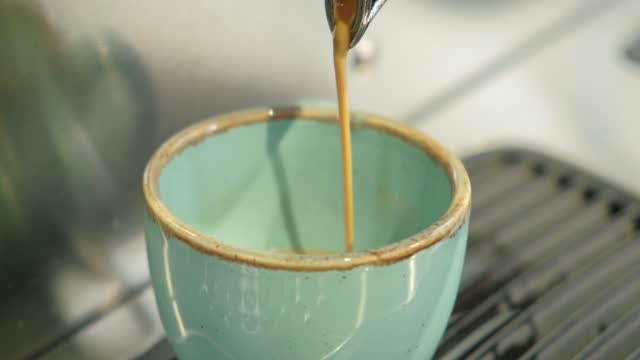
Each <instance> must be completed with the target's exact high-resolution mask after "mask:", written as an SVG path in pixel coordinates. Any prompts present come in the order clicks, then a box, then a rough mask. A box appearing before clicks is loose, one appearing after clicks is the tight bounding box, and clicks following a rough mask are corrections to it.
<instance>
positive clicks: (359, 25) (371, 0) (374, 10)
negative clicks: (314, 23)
mask: <svg viewBox="0 0 640 360" xmlns="http://www.w3.org/2000/svg"><path fill="white" fill-rule="evenodd" d="M386 2H387V0H358V11H357V13H356V16H355V19H354V20H353V27H352V29H351V38H352V39H351V47H354V46H356V45H357V44H358V42H360V39H362V37H363V36H364V33H365V32H366V31H367V28H368V27H369V24H371V21H372V20H373V19H374V18H375V17H376V15H378V11H380V9H382V6H383V5H384V4H385V3H386ZM324 7H325V13H326V14H327V22H328V23H329V29H330V30H331V31H332V32H333V29H334V28H335V18H334V9H335V0H325V2H324Z"/></svg>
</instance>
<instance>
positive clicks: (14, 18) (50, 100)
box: [0, 0, 640, 359]
mask: <svg viewBox="0 0 640 360" xmlns="http://www.w3.org/2000/svg"><path fill="white" fill-rule="evenodd" d="M638 5H639V4H638V2H637V1H633V0H626V1H625V0H564V1H561V2H559V1H482V2H475V1H473V2H472V1H456V0H431V1H424V0H395V1H392V2H390V3H389V4H387V5H385V10H384V11H382V12H380V13H379V14H378V16H377V17H376V20H375V22H374V23H373V24H372V25H371V26H370V28H369V29H368V30H367V35H366V37H365V38H364V39H363V41H361V42H360V43H359V45H358V46H362V45H363V44H364V45H366V44H369V45H371V44H374V46H375V49H376V50H375V54H376V55H375V61H371V62H369V63H368V66H367V69H366V71H359V72H355V73H354V75H353V78H352V79H350V87H351V93H352V99H353V102H354V107H355V108H360V109H365V110H367V111H372V112H377V113H382V114H386V115H389V116H394V117H399V118H406V119H408V120H411V121H415V122H417V123H418V125H419V126H421V127H422V128H423V129H425V130H427V131H429V132H431V133H432V134H434V135H436V136H437V137H439V138H441V139H443V140H444V141H445V142H446V143H448V144H449V145H450V146H452V147H453V148H455V149H456V150H458V151H460V152H463V151H465V149H469V147H470V146H472V147H473V146H484V145H486V144H487V143H491V142H494V141H496V140H503V139H507V140H515V141H527V142H533V143H535V144H538V145H540V146H542V147H546V148H550V149H554V150H556V151H559V152H561V153H563V154H565V155H567V156H569V157H572V158H575V159H577V161H578V162H579V163H581V164H583V165H585V166H587V167H589V168H590V169H593V170H595V171H596V172H599V173H603V174H606V175H607V176H609V177H610V178H612V179H614V180H615V181H616V182H618V183H622V184H624V185H626V186H627V187H629V188H631V189H634V190H640V189H638V185H637V184H638V182H637V180H638V179H640V169H639V168H638V167H636V166H629V167H626V169H625V171H620V169H621V166H620V164H621V163H626V164H633V163H637V160H638V159H637V157H638V156H639V155H638V154H637V152H634V151H632V149H634V144H635V138H634V133H637V132H638V131H634V130H637V129H635V128H636V127H638V126H640V125H638V124H637V121H634V119H637V118H638V107H637V106H635V102H634V99H635V97H636V96H635V95H634V94H637V93H639V92H640V88H639V85H638V81H639V71H638V70H639V67H638V64H636V63H634V62H633V61H632V58H633V56H629V55H628V54H630V53H631V52H630V50H627V49H629V48H630V46H631V44H632V43H633V41H634V39H636V38H637V36H638V33H640V29H639V28H638V24H637V18H636V17H634V14H637V13H639V9H638ZM322 6H323V4H322V3H321V2H311V3H309V4H307V3H305V4H304V5H301V3H300V1H297V0H272V1H269V2H263V1H254V2H252V4H251V9H252V11H247V9H246V7H247V4H246V3H245V2H239V1H235V0H215V1H210V0H193V1H189V3H188V5H187V4H185V3H182V2H174V1H169V0H159V1H144V0H143V1H135V2H131V1H122V0H118V1H109V2H86V1H79V0H57V1H36V0H33V1H32V0H25V1H17V0H6V1H0V39H1V41H0V44H1V45H0V46H1V47H2V49H1V50H0V214H1V215H2V216H0V280H1V281H2V286H0V306H1V308H0V309H1V310H0V334H2V336H3V339H4V340H5V341H3V346H2V349H0V355H2V357H3V358H9V359H11V358H20V357H24V356H27V355H30V354H31V355H34V354H45V353H47V352H48V351H50V350H54V349H57V348H58V347H59V346H65V344H66V342H67V341H71V339H74V338H75V336H78V335H79V334H80V333H81V331H82V330H83V329H85V328H87V327H88V326H90V325H91V324H92V321H93V320H94V319H96V318H97V317H99V316H100V315H101V314H104V313H105V312H109V311H112V309H114V308H116V307H117V305H118V304H119V303H121V302H122V301H124V300H126V299H128V297H129V296H130V295H131V292H132V291H136V289H139V288H140V287H141V286H143V285H144V284H145V283H146V282H147V281H148V274H147V269H146V256H145V248H144V243H143V241H142V232H141V229H140V214H141V204H140V201H139V195H138V191H139V189H138V186H139V185H138V184H139V177H140V173H141V170H142V167H143V165H144V162H145V160H146V158H147V157H148V156H149V154H150V152H151V151H152V149H153V148H154V147H155V146H157V145H158V143H159V142H160V141H161V140H162V139H163V138H165V137H166V136H168V135H169V134H170V133H172V132H174V131H175V130H177V129H179V128H182V127H184V126H185V125H186V124H189V123H192V122H194V121H197V120H199V119H202V118H204V117H206V116H208V115H211V114H214V113H220V112H223V111H229V110H234V109H239V108H246V107H251V106H262V105H268V104H283V103H291V102H294V101H297V100H300V99H301V98H329V99H333V98H334V97H335V95H334V84H333V83H332V78H333V74H332V65H331V56H330V54H331V41H330V35H329V33H328V32H327V31H326V19H325V17H324V9H323V7H322ZM278 16H281V18H280V19H281V20H282V21H281V22H279V23H274V21H273V19H277V18H278ZM390 29H392V30H390ZM247 39H251V41H247ZM365 40H366V41H365ZM580 54H582V55H580ZM625 54H627V56H625ZM577 59H579V60H580V61H577ZM460 89H463V90H464V91H460ZM610 94H615V96H609V95H610ZM605 119H606V120H605ZM614 136H617V137H618V138H616V139H615V140H614ZM593 144H600V146H598V147H594V146H593ZM132 334H133V333H132ZM138 335H140V338H139V341H138V342H140V343H143V342H145V341H148V338H146V337H145V336H144V334H141V333H139V334H138ZM136 336H137V335H136ZM133 338H134V337H133V335H132V339H133ZM90 343H91V342H88V344H90ZM92 346H94V347H95V351H96V352H97V351H99V350H100V346H98V345H96V344H94V345H92ZM73 348H74V347H69V348H68V349H73ZM122 351H123V352H122V354H124V353H125V351H126V348H125V346H124V345H123V348H122ZM131 351H132V353H134V352H135V351H134V350H133V348H132V350H131ZM66 354H68V356H69V357H78V358H91V356H89V355H87V354H92V352H91V348H90V346H89V347H84V348H83V350H82V351H80V352H77V353H75V355H72V353H66ZM123 356H124V355H123Z"/></svg>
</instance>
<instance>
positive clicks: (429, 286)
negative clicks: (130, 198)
mask: <svg viewBox="0 0 640 360" xmlns="http://www.w3.org/2000/svg"><path fill="white" fill-rule="evenodd" d="M339 134H340V133H339V128H338V126H337V120H336V110H335V109H334V108H312V107H292V108H278V109H258V110H250V111H244V112H236V113H231V114H226V115H222V116H218V117H214V118H211V119H207V120H205V121H203V122H200V123H198V124H195V125H193V126H191V127H189V128H187V129H185V130H183V131H181V132H180V133H178V134H177V135H175V136H173V137H172V138H171V139H169V140H168V141H167V142H165V143H164V144H163V145H162V146H161V147H160V148H159V149H158V150H157V152H156V153H155V154H154V155H153V157H152V158H151V160H150V161H149V164H148V165H147V168H146V171H145V174H144V180H143V190H144V197H145V201H146V205H147V213H146V217H145V232H146V242H147V251H148V260H149V269H150V272H151V279H152V282H153V288H154V292H155V296H156V301H157V304H158V309H159V312H160V316H161V319H162V322H163V324H164V328H165V330H166V334H167V337H168V339H169V342H170V343H171V346H172V347H173V349H174V350H175V352H176V353H177V355H178V357H179V358H180V359H182V360H188V359H252V360H253V359H277V360H286V359H296V360H298V359H305V360H307V359H312V360H313V359H318V360H320V359H368V360H377V359H380V360H389V359H420V360H424V359H427V358H429V357H431V356H433V354H434V352H435V349H436V347H437V345H438V342H439V340H440V338H441V336H442V333H443V332H444V329H445V326H446V324H447V321H448V318H449V316H450V314H451V311H452V308H453V304H454V301H455V297H456V293H457V290H458V285H459V281H460V275H461V272H462V265H463V258H464V253H465V247H466V240H467V226H468V219H469V208H470V197H471V191H470V185H469V179H468V176H467V174H466V171H465V169H464V167H463V166H462V164H461V163H460V161H459V160H458V159H456V158H455V157H454V156H453V155H452V154H451V153H449V152H448V151H447V150H445V149H444V148H443V147H442V146H441V145H439V144H438V143H436V142H435V141H434V140H432V139H431V138H429V137H428V136H426V135H424V134H422V133H420V132H419V131H417V130H414V129H412V128H409V127H407V126H405V125H402V124H400V123H397V122H393V121H391V120H387V119H384V118H381V117H379V116H374V115H368V114H358V113H356V114H354V115H353V130H352V144H353V164H354V192H355V194H354V201H355V244H354V250H353V252H349V253H345V252H344V247H345V240H344V224H343V194H342V169H341V155H340V154H341V148H340V136H339Z"/></svg>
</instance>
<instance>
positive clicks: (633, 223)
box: [143, 149, 640, 359]
mask: <svg viewBox="0 0 640 360" xmlns="http://www.w3.org/2000/svg"><path fill="white" fill-rule="evenodd" d="M465 164H466V165H467V169H468V170H469V174H470V175H471V181H472V185H473V194H474V195H473V196H474V199H473V201H474V204H473V213H472V220H471V229H470V237H469V248H468V252H467V258H466V263H465V269H464V273H463V278H462V283H461V288H460V293H459V295H458V300H457V303H456V308H455V310H454V314H453V315H452V317H451V321H450V324H449V327H448V329H447V331H446V333H445V335H444V337H443V340H442V343H441V345H440V349H439V351H438V353H437V354H436V358H439V359H463V358H464V359H467V358H471V359H476V358H477V359H513V358H522V359H538V358H540V359H542V358H544V359H571V358H575V359H587V358H588V359H592V358H603V359H625V358H627V359H638V358H640V340H639V339H640V201H637V200H636V199H634V198H633V197H632V196H631V195H630V194H628V193H626V192H624V191H621V190H618V189H615V188H613V187H612V186H611V185H609V184H607V183H606V182H604V181H601V180H599V179H597V178H595V177H593V176H591V175H589V174H587V173H586V172H584V171H582V170H581V169H577V168H575V167H573V166H571V165H569V164H566V163H563V162H560V161H558V160H554V159H552V158H550V157H548V156H546V155H543V154H539V153H534V152H531V151H528V150H521V149H501V150H497V151H491V152H486V153H483V154H480V155H476V156H473V157H471V158H468V159H466V161H465ZM172 358H173V355H172V353H171V351H170V349H169V347H168V346H167V344H166V341H163V342H161V343H159V344H158V345H157V346H156V347H155V348H154V349H152V350H151V351H150V352H149V353H147V354H146V355H145V356H144V357H143V359H172Z"/></svg>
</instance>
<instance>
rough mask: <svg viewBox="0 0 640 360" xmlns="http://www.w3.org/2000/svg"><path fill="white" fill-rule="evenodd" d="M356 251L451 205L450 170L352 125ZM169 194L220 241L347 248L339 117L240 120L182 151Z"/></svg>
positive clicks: (169, 175)
mask: <svg viewBox="0 0 640 360" xmlns="http://www.w3.org/2000/svg"><path fill="white" fill-rule="evenodd" d="M352 147H353V181H354V215H355V242H354V251H366V250H371V249H376V248H380V247H383V246H385V245H389V244H391V243H394V242H397V241H399V240H402V239H405V238H407V237H410V236H412V235H414V234H417V233H419V232H420V231H422V230H424V229H425V228H427V227H429V226H430V225H432V224H433V223H434V222H436V221H437V220H438V219H439V218H440V217H441V216H443V215H444V213H445V212H446V211H447V209H448V208H449V206H450V204H451V201H452V193H453V189H452V185H451V182H450V179H449V176H448V174H447V171H446V170H445V168H444V167H443V166H442V165H441V164H440V163H438V162H437V161H435V160H434V159H433V158H432V156H430V155H429V154H428V153H427V152H426V151H425V150H424V149H422V148H420V147H418V146H416V145H415V144H413V143H411V142H409V141H407V140H406V139H403V138H400V137H398V136H396V135H394V134H391V133H390V132H387V131H383V130H381V129H377V128H373V127H370V126H367V125H366V123H365V125H363V126H356V127H354V128H353V130H352ZM158 189H159V195H160V199H161V201H162V202H163V203H164V204H165V206H166V207H167V208H168V210H169V211H170V212H171V213H173V214H174V215H175V216H176V217H177V218H178V219H180V220H181V221H182V222H183V223H185V224H187V225H189V226H190V227H191V228H193V229H195V230H196V231H198V232H200V233H202V234H205V235H206V236H208V237H211V238H213V239H215V241H218V242H222V243H225V244H226V245H230V246H233V247H238V248H244V249H248V250H252V251H260V252H262V251H285V252H289V251H293V252H300V251H308V252H319V253H323V252H329V253H333V252H343V251H344V248H345V239H344V236H345V235H344V222H343V221H344V220H343V213H344V210H343V190H342V159H341V146H340V131H339V127H338V126H337V122H335V121H320V120H314V119H271V120H269V121H261V122H255V123H250V124H241V125H238V126H234V127H231V128H227V129H225V131H222V132H216V131H212V132H211V134H210V135H209V136H207V137H206V138H204V139H203V140H201V141H199V142H198V143H195V144H192V145H190V146H188V147H186V148H185V149H183V150H182V151H181V152H179V153H178V154H176V155H175V156H174V157H173V158H172V159H171V160H170V161H169V162H168V163H167V164H166V165H165V167H164V169H163V170H162V171H161V173H160V176H159V179H158Z"/></svg>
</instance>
